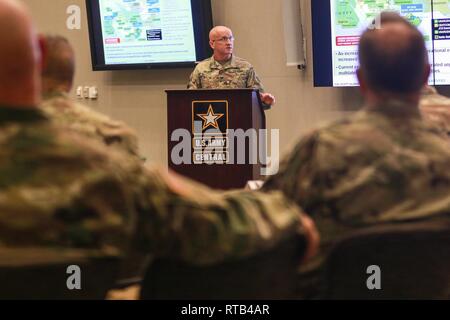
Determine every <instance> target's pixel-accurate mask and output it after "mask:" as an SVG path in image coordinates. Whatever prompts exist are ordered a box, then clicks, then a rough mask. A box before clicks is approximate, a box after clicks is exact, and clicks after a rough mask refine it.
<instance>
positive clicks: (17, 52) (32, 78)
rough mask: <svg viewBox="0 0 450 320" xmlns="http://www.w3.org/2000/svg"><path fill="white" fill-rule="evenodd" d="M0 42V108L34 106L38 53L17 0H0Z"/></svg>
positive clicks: (25, 13)
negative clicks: (6, 106) (0, 106)
mask: <svg viewBox="0 0 450 320" xmlns="http://www.w3.org/2000/svg"><path fill="white" fill-rule="evenodd" d="M0 43H1V50H0V61H1V64H0V105H8V106H17V107H25V106H35V105H37V103H38V102H39V96H40V74H39V73H40V71H39V69H40V60H41V53H40V48H39V42H38V39H37V36H36V34H35V31H34V27H33V24H32V20H31V17H30V14H29V12H28V10H27V8H26V7H25V6H24V5H23V4H22V3H21V2H19V1H16V0H1V1H0Z"/></svg>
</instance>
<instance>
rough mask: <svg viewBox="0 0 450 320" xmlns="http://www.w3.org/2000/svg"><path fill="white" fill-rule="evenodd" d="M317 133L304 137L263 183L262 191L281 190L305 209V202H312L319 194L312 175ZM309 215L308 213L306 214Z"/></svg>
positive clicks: (314, 163) (315, 164)
mask: <svg viewBox="0 0 450 320" xmlns="http://www.w3.org/2000/svg"><path fill="white" fill-rule="evenodd" d="M317 139H318V133H317V132H313V133H311V134H309V135H306V136H305V137H304V138H303V139H302V140H301V141H300V142H299V143H298V144H297V146H296V147H295V148H294V150H293V151H292V152H291V153H290V154H289V155H288V156H287V157H285V158H284V159H283V161H282V162H281V164H280V170H279V171H278V173H277V174H276V175H274V176H271V177H269V178H268V179H267V181H266V182H265V183H264V186H263V190H266V191H268V190H281V191H283V193H284V194H285V195H286V196H287V197H288V198H289V199H291V200H293V201H295V202H296V203H297V204H298V205H300V206H302V208H304V209H305V199H306V201H314V199H313V198H314V194H315V193H317V192H319V191H318V190H316V189H317V185H316V184H315V181H314V178H313V175H314V172H315V167H317V165H318V163H317V162H316V152H317V148H318V141H317ZM307 213H308V214H309V212H307Z"/></svg>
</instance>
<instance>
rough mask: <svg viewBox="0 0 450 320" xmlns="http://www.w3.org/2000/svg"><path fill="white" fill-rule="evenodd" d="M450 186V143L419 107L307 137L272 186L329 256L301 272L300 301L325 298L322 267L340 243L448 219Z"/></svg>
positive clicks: (395, 108)
mask: <svg viewBox="0 0 450 320" xmlns="http://www.w3.org/2000/svg"><path fill="white" fill-rule="evenodd" d="M449 186H450V143H449V141H448V140H447V139H446V138H445V136H444V135H442V134H441V133H440V132H439V130H438V129H437V128H436V127H435V126H433V125H431V124H429V123H428V122H426V121H423V119H422V118H421V116H420V112H419V110H418V108H415V107H411V106H408V105H404V104H402V103H400V102H395V101H393V102H391V103H389V104H386V105H383V106H377V107H375V108H366V109H365V110H363V111H360V112H358V113H356V114H354V115H353V116H351V117H349V118H346V119H344V120H341V121H338V122H337V123H334V124H332V125H330V126H327V127H324V128H322V129H318V130H315V131H313V132H312V133H310V134H309V135H307V136H306V137H305V138H303V139H302V140H301V141H300V143H299V144H298V145H297V146H296V148H295V149H294V151H293V152H292V154H291V155H290V156H289V157H288V158H287V159H286V160H285V161H284V162H283V163H282V165H281V167H280V171H279V173H278V174H277V175H275V176H273V177H271V178H269V179H268V181H267V182H266V184H265V186H264V190H276V189H278V190H283V191H284V193H285V194H286V195H287V196H288V197H289V198H291V199H293V200H295V201H296V202H297V203H298V204H299V205H300V206H301V207H302V208H303V209H304V211H305V212H306V213H308V214H309V215H311V217H312V218H313V220H314V221H315V223H316V225H317V228H318V231H319V232H320V234H321V254H319V255H318V256H317V257H316V259H313V260H312V261H311V262H310V263H308V264H306V265H304V266H302V267H301V281H300V286H301V288H300V293H299V294H300V296H302V297H304V298H312V297H316V295H317V294H318V290H319V289H318V288H320V285H319V283H320V282H319V281H320V280H319V279H321V276H320V267H321V266H322V265H323V259H324V258H325V256H326V253H327V251H328V249H329V248H330V245H331V244H333V242H334V241H335V240H336V239H337V238H338V237H340V236H343V235H346V234H348V233H349V232H351V231H352V230H355V229H357V228H362V227H364V226H371V225H376V224H381V223H388V222H398V221H408V220H418V219H432V218H435V217H436V218H438V217H439V218H441V217H444V218H448V215H449V214H450V188H449ZM445 214H446V215H447V216H445Z"/></svg>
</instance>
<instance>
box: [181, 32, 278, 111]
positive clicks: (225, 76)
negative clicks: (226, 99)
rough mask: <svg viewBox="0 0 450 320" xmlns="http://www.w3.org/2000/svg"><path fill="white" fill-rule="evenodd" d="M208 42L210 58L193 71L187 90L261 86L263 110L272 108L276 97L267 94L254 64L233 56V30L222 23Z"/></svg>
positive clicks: (255, 87) (210, 35)
mask: <svg viewBox="0 0 450 320" xmlns="http://www.w3.org/2000/svg"><path fill="white" fill-rule="evenodd" d="M209 45H210V46H211V48H212V49H213V51H214V54H213V56H212V57H211V58H208V59H206V60H204V61H202V62H200V63H199V64H198V65H197V67H196V68H195V70H194V72H192V74H191V77H190V80H189V84H188V89H239V88H253V89H258V90H259V91H260V95H261V101H262V104H263V108H264V109H270V107H271V106H272V105H273V104H274V103H275V97H274V96H273V95H271V94H270V93H265V92H264V88H263V86H262V84H261V81H260V80H259V78H258V76H257V75H256V72H255V70H254V69H253V66H252V65H251V64H250V63H249V62H247V61H245V60H244V59H241V58H238V57H236V56H234V55H233V46H234V37H233V32H232V31H231V30H230V29H229V28H227V27H223V26H218V27H215V28H213V29H212V30H211V32H210V33H209Z"/></svg>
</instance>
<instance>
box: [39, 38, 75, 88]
mask: <svg viewBox="0 0 450 320" xmlns="http://www.w3.org/2000/svg"><path fill="white" fill-rule="evenodd" d="M44 40H45V45H46V52H47V55H46V60H45V67H44V70H43V71H42V81H43V82H42V93H43V95H44V96H45V95H48V94H51V93H53V92H69V91H70V90H71V89H72V83H73V77H74V73H75V53H74V51H73V48H72V46H71V45H70V43H69V41H68V40H67V39H66V38H64V37H61V36H54V35H46V36H45V37H44Z"/></svg>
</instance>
